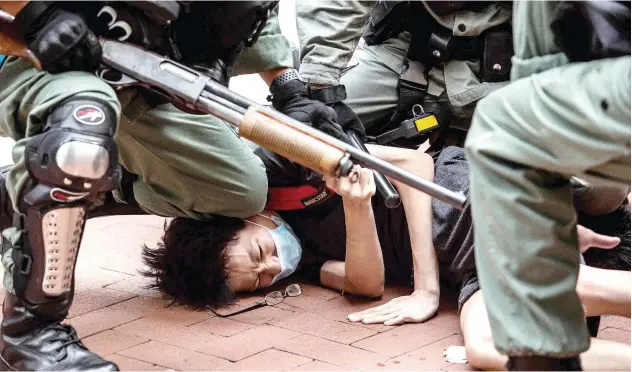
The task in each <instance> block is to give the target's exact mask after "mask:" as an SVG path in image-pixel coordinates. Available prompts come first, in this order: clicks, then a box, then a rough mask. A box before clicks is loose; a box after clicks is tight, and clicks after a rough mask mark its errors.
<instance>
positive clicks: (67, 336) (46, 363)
mask: <svg viewBox="0 0 632 372" xmlns="http://www.w3.org/2000/svg"><path fill="white" fill-rule="evenodd" d="M2 313H3V319H2V339H0V357H1V358H2V360H1V362H2V366H0V367H2V368H3V370H9V371H11V370H18V371H118V370H119V369H118V367H117V366H116V364H114V363H110V362H108V361H106V360H104V359H102V358H101V357H100V356H98V355H97V354H95V353H93V352H91V351H89V350H88V349H87V348H86V347H85V346H84V345H83V344H82V343H81V340H80V339H79V337H78V336H77V332H76V331H75V329H74V328H73V327H72V326H70V325H65V324H61V321H62V320H63V318H65V316H63V317H60V319H58V320H54V319H52V318H51V319H50V320H45V319H43V318H42V317H38V316H36V315H34V314H33V313H31V312H30V311H29V310H28V309H27V308H26V307H25V306H23V305H22V303H21V301H20V300H19V299H18V298H17V297H16V296H15V295H13V294H10V293H7V294H6V296H5V298H4V305H3V308H2Z"/></svg>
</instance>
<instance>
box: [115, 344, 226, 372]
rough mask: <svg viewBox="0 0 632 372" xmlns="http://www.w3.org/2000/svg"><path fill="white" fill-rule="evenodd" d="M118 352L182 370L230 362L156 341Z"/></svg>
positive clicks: (217, 366) (220, 365)
mask: <svg viewBox="0 0 632 372" xmlns="http://www.w3.org/2000/svg"><path fill="white" fill-rule="evenodd" d="M118 354H120V355H123V356H127V357H130V358H134V359H139V360H142V361H145V362H148V363H153V364H158V365H161V366H165V367H168V368H173V369H177V370H182V371H209V370H217V369H223V368H228V367H229V364H230V362H228V361H227V360H224V359H220V358H217V357H214V356H211V355H207V354H202V353H197V352H195V351H191V350H187V349H183V348H180V347H177V346H173V345H168V344H165V343H162V342H158V341H149V342H146V343H144V344H140V345H136V346H134V347H131V348H129V349H127V350H123V351H121V352H119V353H118Z"/></svg>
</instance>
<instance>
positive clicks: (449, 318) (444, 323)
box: [427, 307, 461, 333]
mask: <svg viewBox="0 0 632 372" xmlns="http://www.w3.org/2000/svg"><path fill="white" fill-rule="evenodd" d="M427 323H428V324H430V325H432V326H433V327H437V328H444V329H449V330H451V331H453V332H455V333H461V322H460V319H459V313H458V312H457V310H456V309H444V308H442V307H439V312H438V313H437V315H436V316H435V317H434V318H432V319H430V320H428V321H427Z"/></svg>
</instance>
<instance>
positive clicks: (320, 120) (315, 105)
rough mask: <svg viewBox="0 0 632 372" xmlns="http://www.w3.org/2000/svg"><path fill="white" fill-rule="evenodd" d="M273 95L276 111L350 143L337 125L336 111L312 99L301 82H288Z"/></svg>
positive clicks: (296, 80) (273, 104)
mask: <svg viewBox="0 0 632 372" xmlns="http://www.w3.org/2000/svg"><path fill="white" fill-rule="evenodd" d="M272 93H273V95H272V106H273V107H274V108H275V109H276V110H278V111H280V112H282V113H284V114H286V115H287V116H289V117H291V118H293V119H296V120H298V121H300V122H302V123H306V124H308V125H311V126H313V127H314V128H316V129H318V130H321V131H323V132H325V133H327V134H329V135H330V136H332V137H334V138H336V139H339V140H341V141H345V142H347V143H349V137H347V135H346V134H345V133H344V130H343V129H342V127H341V126H340V125H338V124H337V123H336V120H337V116H336V111H335V110H334V109H332V108H331V107H327V106H326V105H325V104H324V103H322V102H320V101H315V100H312V99H310V98H309V92H308V90H307V87H306V86H305V85H304V84H303V82H301V81H300V80H298V79H293V80H288V81H287V82H285V83H283V84H282V85H280V86H279V88H278V89H276V90H275V91H274V92H272Z"/></svg>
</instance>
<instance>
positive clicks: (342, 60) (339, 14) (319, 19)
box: [295, 1, 377, 85]
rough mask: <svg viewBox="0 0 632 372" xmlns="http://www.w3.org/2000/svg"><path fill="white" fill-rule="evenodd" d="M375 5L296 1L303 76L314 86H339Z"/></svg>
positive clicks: (371, 3) (366, 2) (373, 3)
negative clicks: (343, 72)
mask: <svg viewBox="0 0 632 372" xmlns="http://www.w3.org/2000/svg"><path fill="white" fill-rule="evenodd" d="M376 3H377V2H376V1H296V2H295V4H296V29H297V32H298V38H299V42H300V46H301V67H300V73H301V77H302V78H303V80H305V81H306V82H309V83H311V84H323V85H337V84H339V80H340V76H341V75H342V71H343V70H344V68H345V67H346V66H347V63H348V62H349V60H350V59H351V57H352V55H353V52H354V50H355V48H356V46H357V45H358V42H359V41H360V38H361V36H362V31H363V29H364V26H365V25H366V23H367V20H368V18H369V15H370V13H371V10H372V9H373V8H374V7H375V4H376Z"/></svg>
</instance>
